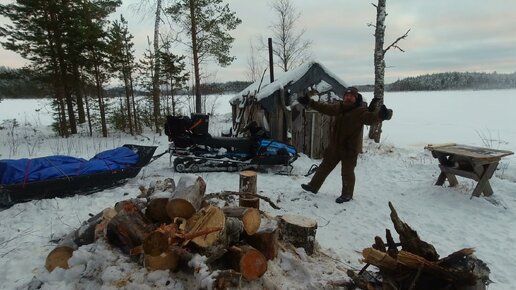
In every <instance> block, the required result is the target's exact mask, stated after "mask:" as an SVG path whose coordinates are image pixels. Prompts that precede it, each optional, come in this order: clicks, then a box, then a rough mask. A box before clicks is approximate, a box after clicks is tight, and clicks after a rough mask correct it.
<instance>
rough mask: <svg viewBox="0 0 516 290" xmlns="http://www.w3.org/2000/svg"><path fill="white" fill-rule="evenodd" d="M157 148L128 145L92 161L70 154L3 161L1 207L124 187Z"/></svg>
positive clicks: (98, 156)
mask: <svg viewBox="0 0 516 290" xmlns="http://www.w3.org/2000/svg"><path fill="white" fill-rule="evenodd" d="M156 148H157V147H156V146H140V145H132V144H126V145H123V146H122V147H119V148H115V149H112V150H107V151H104V152H101V153H99V154H97V155H95V157H93V158H91V159H90V160H84V159H80V158H75V157H70V156H48V157H41V158H34V159H19V160H0V206H1V207H8V206H11V205H13V204H15V203H20V202H25V201H30V200H38V199H46V198H54V197H67V196H72V195H76V194H80V195H87V194H91V193H94V192H98V191H102V190H104V189H108V188H113V187H118V186H121V185H123V184H124V183H126V182H127V180H128V179H129V178H133V177H135V176H136V175H138V173H139V172H140V170H141V169H142V168H143V167H144V166H146V165H147V164H149V162H150V161H151V159H152V157H153V154H154V151H156ZM20 171H21V172H20ZM13 172H15V173H17V174H11V173H13ZM20 174H22V175H23V176H22V177H20ZM20 178H21V179H20Z"/></svg>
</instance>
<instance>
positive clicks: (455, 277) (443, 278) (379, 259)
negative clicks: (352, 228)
mask: <svg viewBox="0 0 516 290" xmlns="http://www.w3.org/2000/svg"><path fill="white" fill-rule="evenodd" d="M389 207H390V209H391V214H390V217H391V220H392V222H393V224H394V228H395V230H396V232H397V233H398V235H399V240H400V242H399V243H396V242H394V239H393V237H392V235H391V232H390V231H389V230H388V229H386V242H384V241H383V240H382V238H381V237H379V236H376V237H375V238H374V244H373V245H372V247H370V248H365V249H363V251H362V256H363V257H364V259H363V261H364V262H365V263H366V265H365V266H364V268H362V270H361V271H360V272H359V273H358V274H356V273H355V272H353V271H348V276H349V277H351V279H352V282H351V283H350V284H348V285H346V286H348V288H350V289H354V288H359V289H386V290H391V289H398V290H403V289H418V290H425V289H429V290H430V289H432V290H440V289H443V290H444V289H459V290H461V289H462V290H481V289H486V285H487V284H488V283H489V282H490V280H489V273H490V271H489V268H488V267H487V265H486V264H485V263H484V262H482V260H480V259H478V258H476V257H475V255H473V252H474V250H473V249H471V248H465V249H461V250H458V251H456V252H454V253H452V254H450V255H448V256H447V257H445V258H439V255H438V254H437V252H436V250H435V248H434V247H433V246H432V245H431V244H429V243H427V242H425V241H423V240H421V239H420V238H419V236H418V234H417V232H416V231H414V230H413V229H412V228H410V226H409V225H408V224H406V223H404V222H403V221H401V220H400V218H399V217H398V214H397V212H396V210H395V209H394V207H393V205H392V204H391V203H389ZM399 247H401V249H399ZM369 265H373V266H376V267H377V268H378V270H379V271H378V272H376V273H372V272H370V271H367V270H366V269H367V267H368V266H369Z"/></svg>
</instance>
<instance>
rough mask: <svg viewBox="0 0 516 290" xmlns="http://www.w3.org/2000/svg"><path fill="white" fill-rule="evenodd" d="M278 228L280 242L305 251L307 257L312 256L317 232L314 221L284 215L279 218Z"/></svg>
mask: <svg viewBox="0 0 516 290" xmlns="http://www.w3.org/2000/svg"><path fill="white" fill-rule="evenodd" d="M278 227H279V238H280V240H282V241H285V242H288V243H291V244H292V245H294V246H295V247H296V248H299V247H301V248H303V249H305V251H306V253H307V254H308V255H312V254H313V252H314V243H315V234H316V231H317V222H316V221H315V220H313V219H310V218H307V217H303V216H298V215H284V216H280V217H279V221H278Z"/></svg>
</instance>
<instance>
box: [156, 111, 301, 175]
mask: <svg viewBox="0 0 516 290" xmlns="http://www.w3.org/2000/svg"><path fill="white" fill-rule="evenodd" d="M208 127H209V115H205V114H192V115H191V117H187V116H167V122H166V123H165V134H166V135H167V136H168V140H169V142H170V144H169V153H170V163H171V165H172V157H174V161H173V167H174V170H175V171H177V172H189V173H196V172H209V171H227V172H232V171H240V170H244V169H253V170H258V171H268V170H269V169H272V170H273V171H277V173H280V174H290V173H291V171H292V168H293V166H292V163H293V162H294V161H295V160H296V159H297V157H298V156H299V155H298V154H297V150H296V148H295V147H293V146H291V145H288V144H285V143H282V142H279V141H277V140H273V139H270V138H268V134H267V132H266V131H265V130H264V129H263V128H261V127H258V126H256V123H254V122H253V123H251V124H249V125H248V126H247V127H246V129H247V131H248V133H249V136H247V137H230V136H221V137H215V136H212V135H211V134H209V133H208Z"/></svg>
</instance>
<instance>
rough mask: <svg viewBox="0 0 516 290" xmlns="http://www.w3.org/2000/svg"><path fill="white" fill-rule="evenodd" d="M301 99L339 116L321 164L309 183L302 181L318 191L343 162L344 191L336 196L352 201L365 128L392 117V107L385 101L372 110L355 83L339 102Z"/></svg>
mask: <svg viewBox="0 0 516 290" xmlns="http://www.w3.org/2000/svg"><path fill="white" fill-rule="evenodd" d="M298 102H299V103H301V104H303V105H304V106H309V107H311V108H312V109H315V110H316V111H319V112H321V113H323V114H326V115H331V116H335V125H334V127H333V128H332V133H331V137H330V143H329V145H328V148H326V150H325V151H324V155H323V160H322V163H321V165H319V167H318V168H317V171H316V173H315V175H314V176H313V178H312V180H311V181H310V182H309V183H308V184H302V185H301V187H302V188H303V189H304V190H307V191H310V192H313V193H317V191H319V188H321V185H322V184H323V182H324V180H325V179H326V177H327V176H328V174H330V172H331V171H332V170H333V169H334V168H335V166H337V164H338V163H339V162H341V166H342V171H341V175H342V192H341V195H340V196H339V197H338V198H337V199H336V200H335V202H337V203H343V202H347V201H350V200H351V199H352V198H353V190H354V188H355V166H356V165H357V157H358V154H359V153H360V152H359V151H360V148H361V146H360V145H361V144H360V142H361V141H362V136H361V134H362V132H363V130H362V128H363V126H364V125H372V124H375V123H378V122H381V121H383V120H390V119H391V117H392V110H390V109H387V108H386V107H385V105H382V106H381V108H380V109H379V110H377V111H373V112H370V111H369V110H368V109H367V107H366V106H365V105H363V100H362V95H361V94H360V93H359V92H358V90H357V89H356V88H355V87H349V88H348V89H346V91H344V101H343V102H338V103H336V104H325V103H321V102H316V101H314V100H312V99H310V97H309V96H308V95H304V96H302V97H299V98H298Z"/></svg>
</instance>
